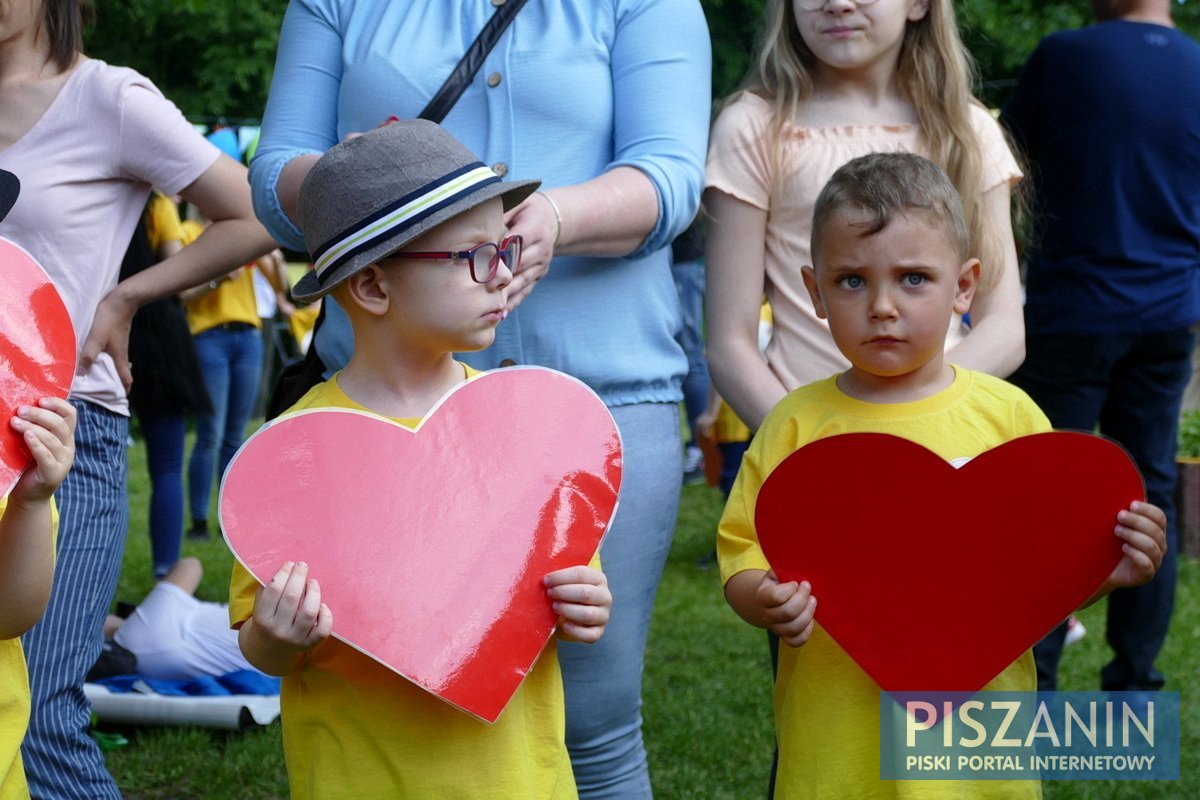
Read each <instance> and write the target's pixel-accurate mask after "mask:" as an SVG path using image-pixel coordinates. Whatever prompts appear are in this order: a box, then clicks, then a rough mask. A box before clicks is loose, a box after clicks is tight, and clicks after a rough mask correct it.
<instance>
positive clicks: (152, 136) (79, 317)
mask: <svg viewBox="0 0 1200 800" xmlns="http://www.w3.org/2000/svg"><path fill="white" fill-rule="evenodd" d="M218 154H219V151H218V150H217V148H216V147H214V146H213V145H211V144H209V142H207V141H206V140H205V139H204V137H203V136H201V135H200V134H199V133H198V132H197V131H196V129H195V128H193V127H192V125H191V123H189V122H188V121H187V120H186V119H184V117H183V115H182V114H181V113H180V112H179V109H178V108H176V107H175V105H174V104H173V103H172V102H171V101H170V100H168V99H166V98H165V97H163V96H162V94H161V93H160V92H159V91H158V89H157V88H155V86H154V84H152V83H151V82H150V81H149V80H148V79H146V78H145V77H143V76H141V75H139V74H138V73H137V72H135V71H133V70H131V69H127V68H125V67H113V66H109V65H108V64H106V63H104V62H103V61H98V60H95V59H90V58H84V59H82V60H81V61H80V62H79V64H78V65H77V66H76V67H75V68H74V71H73V72H72V73H71V75H70V76H69V77H68V78H67V80H66V82H65V83H64V84H63V87H62V89H61V90H60V91H59V93H58V96H57V97H56V98H55V99H54V101H53V102H52V103H51V104H50V107H49V108H48V109H46V113H45V114H43V115H42V118H41V119H39V120H38V121H37V123H36V124H35V125H34V126H33V128H31V129H30V130H29V132H28V133H26V134H25V135H24V136H22V137H21V138H20V139H18V140H17V141H16V142H14V143H13V144H12V145H11V146H9V147H8V148H7V149H5V150H3V151H0V167H2V168H4V169H6V170H8V171H9V172H12V173H13V174H14V175H16V176H17V177H18V178H19V179H20V181H21V194H20V196H19V197H18V198H17V202H16V205H15V206H13V209H12V211H10V212H9V214H8V216H7V217H5V219H4V220H3V221H2V222H0V236H4V237H6V238H8V239H11V240H12V241H14V242H16V243H17V244H19V245H21V246H22V247H24V248H25V249H26V250H27V251H29V253H30V254H31V255H32V256H33V257H34V258H35V259H36V260H37V261H38V262H39V263H40V264H41V265H42V266H43V267H44V268H45V269H46V271H47V272H48V273H49V275H50V278H51V280H53V281H54V284H55V286H56V287H57V288H58V291H59V293H60V294H61V295H62V297H63V301H64V302H65V303H66V306H67V310H68V311H69V312H70V314H71V321H72V322H73V323H74V326H75V336H76V339H77V341H78V343H79V345H80V346H82V344H83V340H84V338H85V337H86V335H87V332H88V331H89V330H90V329H91V326H92V319H93V317H94V316H95V313H96V307H97V306H98V305H99V303H100V300H101V299H102V298H103V297H104V295H106V294H107V293H108V292H109V291H111V290H112V288H113V287H114V286H116V285H117V273H118V272H119V271H120V268H121V259H122V258H123V257H124V255H125V250H126V248H127V247H128V246H129V239H130V236H131V235H132V234H133V229H134V227H135V226H136V225H137V220H138V216H139V215H140V214H141V213H142V209H143V208H144V206H145V203H146V198H147V196H148V193H149V191H150V187H151V185H153V186H157V187H158V188H159V189H161V190H162V191H163V192H165V193H167V194H176V193H178V192H179V191H181V190H182V189H184V188H186V187H187V186H189V185H190V184H191V183H192V182H193V181H195V180H196V179H197V178H199V177H200V175H201V174H203V173H204V171H205V170H207V169H208V168H209V167H210V166H211V165H212V164H213V162H214V161H215V160H216V158H217V155H218ZM71 396H72V397H77V398H81V399H85V400H89V401H92V402H94V403H98V404H99V405H102V406H104V407H105V408H108V409H109V410H111V411H115V412H117V413H121V414H128V413H129V412H128V402H127V400H126V398H125V390H124V389H123V388H122V386H121V383H120V381H119V380H118V379H117V375H116V371H115V370H114V368H113V365H112V362H111V361H110V360H109V358H108V356H102V357H101V358H100V359H98V360H97V361H96V364H95V366H94V367H93V368H92V369H91V370H90V371H89V372H88V373H87V374H86V375H77V376H76V378H75V382H74V384H73V385H72V387H71Z"/></svg>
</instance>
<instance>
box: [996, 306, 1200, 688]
mask: <svg viewBox="0 0 1200 800" xmlns="http://www.w3.org/2000/svg"><path fill="white" fill-rule="evenodd" d="M1192 345H1193V335H1192V333H1191V331H1190V330H1188V329H1186V328H1185V329H1182V330H1176V331H1169V332H1166V333H1157V334H1150V335H1142V336H1131V335H1087V336H1084V335H1078V336H1076V335H1031V336H1030V337H1029V338H1028V341H1027V343H1026V347H1027V351H1028V352H1027V355H1026V358H1025V363H1024V364H1023V365H1022V366H1021V368H1020V369H1019V370H1018V371H1017V373H1016V374H1015V375H1013V376H1012V378H1011V380H1012V382H1013V383H1015V384H1016V385H1018V386H1020V387H1021V388H1022V389H1024V390H1025V391H1026V392H1028V393H1029V395H1030V397H1032V398H1033V400H1034V402H1036V403H1037V404H1038V405H1039V406H1041V408H1042V410H1043V411H1044V412H1045V413H1046V416H1048V417H1049V418H1050V422H1051V424H1052V425H1053V426H1054V427H1055V428H1065V429H1074V430H1082V431H1092V430H1093V429H1094V428H1096V426H1097V425H1098V426H1099V429H1100V432H1101V433H1102V434H1104V435H1105V436H1108V437H1109V438H1111V439H1114V440H1116V441H1117V442H1119V443H1120V444H1121V445H1122V446H1123V447H1124V448H1125V449H1126V450H1127V451H1128V452H1129V454H1130V455H1131V456H1132V457H1133V460H1134V462H1136V463H1137V466H1138V469H1140V470H1141V472H1142V477H1143V478H1144V479H1145V482H1146V495H1147V498H1148V499H1149V501H1150V502H1151V503H1153V504H1155V505H1157V506H1159V507H1160V508H1161V509H1162V510H1163V511H1165V512H1166V515H1167V554H1166V557H1165V558H1164V559H1163V563H1162V566H1161V567H1160V569H1159V571H1158V574H1157V575H1156V576H1155V578H1154V580H1152V581H1151V582H1150V583H1148V584H1146V585H1145V586H1139V587H1137V588H1133V589H1118V590H1116V591H1114V592H1113V593H1112V594H1111V595H1109V598H1108V620H1107V627H1106V631H1105V636H1106V639H1107V641H1108V644H1109V646H1110V647H1111V648H1112V649H1113V656H1114V657H1113V660H1112V661H1110V662H1109V663H1108V664H1107V665H1106V666H1105V667H1104V669H1103V670H1102V671H1101V674H1100V683H1101V688H1102V689H1106V690H1114V691H1120V690H1132V689H1138V688H1146V689H1154V688H1159V687H1161V686H1162V685H1163V676H1162V675H1161V674H1160V673H1158V672H1157V671H1156V670H1155V669H1154V660H1155V658H1156V657H1157V656H1158V652H1159V650H1160V649H1161V648H1162V645H1163V641H1164V640H1165V638H1166V635H1167V626H1168V624H1169V623H1170V620H1171V610H1172V607H1173V605H1174V599H1175V563H1176V560H1175V551H1176V549H1177V548H1176V545H1177V542H1178V535H1177V530H1176V525H1175V483H1176V481H1177V479H1178V474H1177V468H1176V465H1175V452H1176V441H1175V440H1176V433H1177V429H1178V425H1179V405H1180V401H1181V398H1182V396H1183V390H1184V387H1185V386H1186V385H1187V381H1188V377H1189V375H1190V372H1191V363H1190V358H1191V351H1192ZM1065 632H1066V629H1065V625H1062V626H1059V628H1058V629H1057V630H1055V631H1054V632H1053V633H1051V634H1050V635H1049V636H1047V637H1046V638H1045V639H1043V640H1042V641H1041V642H1039V643H1038V645H1037V646H1035V647H1034V649H1033V652H1034V657H1035V659H1036V661H1037V669H1038V688H1039V689H1041V690H1044V691H1049V690H1053V689H1054V688H1055V686H1056V681H1057V673H1058V662H1059V658H1060V657H1061V655H1062V646H1063V637H1064V635H1065Z"/></svg>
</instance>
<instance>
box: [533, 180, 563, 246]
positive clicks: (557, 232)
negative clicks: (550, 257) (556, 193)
mask: <svg viewBox="0 0 1200 800" xmlns="http://www.w3.org/2000/svg"><path fill="white" fill-rule="evenodd" d="M534 194H538V195H541V197H542V199H544V200H545V201H546V202H547V203H549V204H550V210H551V211H553V212H554V226H555V227H554V244H553V245H552V246H553V247H558V241H559V239H561V238H562V211H560V210H559V208H558V203H556V202H554V198H553V197H551V196H550V195H548V194H546V193H545V192H534Z"/></svg>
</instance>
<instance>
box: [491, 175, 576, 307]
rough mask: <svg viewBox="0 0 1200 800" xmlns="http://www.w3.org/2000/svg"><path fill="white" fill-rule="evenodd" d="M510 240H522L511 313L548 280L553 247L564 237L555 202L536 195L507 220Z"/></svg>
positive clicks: (510, 293) (510, 298) (510, 288)
mask: <svg viewBox="0 0 1200 800" xmlns="http://www.w3.org/2000/svg"><path fill="white" fill-rule="evenodd" d="M504 224H505V225H507V226H508V233H509V235H510V236H513V235H519V236H520V237H521V240H522V241H521V263H520V265H519V267H518V269H517V270H516V272H515V273H514V274H513V280H512V283H510V284H509V285H508V305H507V306H506V307H505V310H506V311H508V312H509V313H512V310H513V309H514V308H516V307H517V306H519V305H520V304H521V301H522V300H524V299H525V298H526V297H527V296H528V295H529V293H530V292H532V291H533V287H534V286H535V285H536V284H537V282H538V281H540V280H541V279H542V278H543V277H545V275H546V272H547V271H548V270H549V269H550V259H551V258H553V257H554V246H555V245H556V244H557V243H558V238H559V235H560V234H561V233H562V224H561V222H560V221H559V218H558V210H557V208H556V207H555V205H554V202H553V201H552V200H551V199H550V198H549V196H548V195H546V194H545V193H543V192H534V193H533V194H531V195H530V196H529V197H526V198H525V201H524V202H522V203H521V204H520V205H519V206H517V207H516V208H514V209H513V210H512V211H509V212H508V214H506V215H505V217H504Z"/></svg>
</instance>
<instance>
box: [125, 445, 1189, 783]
mask: <svg viewBox="0 0 1200 800" xmlns="http://www.w3.org/2000/svg"><path fill="white" fill-rule="evenodd" d="M129 452H130V476H131V477H130V487H131V488H130V493H131V505H132V512H131V514H132V516H131V522H130V531H129V537H128V542H127V545H126V551H125V561H124V570H123V573H122V576H121V582H120V588H119V591H118V597H119V598H121V599H125V600H135V599H137V598H140V597H141V596H142V595H143V594H144V593H145V592H146V591H147V590H148V589H149V588H150V586H151V584H152V582H153V579H152V577H151V571H150V570H151V568H150V557H149V546H148V539H147V533H146V512H145V509H146V502H147V492H148V481H147V478H146V471H145V459H144V452H143V449H142V446H141V444H140V442H139V443H138V445H137V446H135V447H133V448H131V449H130V451H129ZM720 512H721V498H720V495H719V493H718V492H717V491H716V490H714V489H710V488H708V487H706V486H690V487H687V488H686V489H685V490H684V497H683V505H682V509H681V512H680V519H679V526H678V529H677V530H676V535H675V542H674V546H673V548H672V551H671V555H670V559H669V561H668V563H667V568H666V572H665V574H664V576H663V580H662V584H661V586H660V589H659V595H658V603H657V605H656V608H655V614H654V620H653V624H652V627H651V631H650V644H649V647H648V649H647V653H646V676H645V708H644V717H645V734H646V744H647V748H648V751H649V758H650V768H651V773H652V776H653V780H654V786H655V792H656V794H657V796H658V797H660V798H664V799H665V800H674V799H675V798H679V799H680V800H686V799H687V798H699V799H702V800H709V799H710V798H711V799H712V800H720V799H721V798H730V799H731V800H742V798H752V799H753V800H757V799H758V798H762V797H764V796H765V791H766V789H765V787H766V779H767V772H768V770H769V767H770V759H771V723H770V716H771V710H770V709H771V696H770V695H771V687H770V663H769V661H768V658H767V651H766V643H765V639H764V636H763V634H762V632H761V631H758V630H755V629H752V628H751V627H749V626H748V625H746V624H745V623H743V622H741V621H740V620H739V619H737V618H736V617H735V616H734V614H733V612H732V611H730V610H729V608H728V606H726V605H725V602H724V600H723V598H722V596H721V591H720V586H719V581H718V578H717V574H716V570H715V569H712V568H709V569H699V568H697V566H696V564H695V562H696V560H697V559H699V558H702V557H703V556H705V555H706V554H707V553H708V552H709V551H710V550H711V549H712V542H713V531H714V529H715V526H716V521H717V518H718V517H719V515H720ZM210 519H215V514H214V515H213V516H211V517H210ZM184 552H185V554H186V555H195V556H198V557H199V558H201V559H202V560H203V561H204V563H205V565H206V567H207V570H206V574H205V578H204V582H203V583H202V584H201V587H200V590H199V592H198V594H199V596H200V597H202V598H204V599H209V600H224V599H225V596H226V592H227V588H228V584H227V581H228V575H229V568H230V564H231V557H230V555H229V553H228V552H227V551H226V549H225V547H224V545H223V544H222V543H221V542H220V541H219V540H218V539H214V540H213V541H211V542H200V543H197V542H192V541H187V542H185V544H184ZM1080 616H1081V618H1082V620H1083V621H1084V624H1085V625H1087V627H1088V631H1089V633H1088V635H1087V637H1086V638H1084V640H1083V641H1082V642H1081V643H1080V644H1077V645H1072V646H1071V647H1069V648H1067V650H1066V652H1065V654H1064V656H1063V663H1062V672H1061V684H1062V687H1061V688H1063V689H1069V690H1090V689H1095V688H1097V677H1096V676H1097V674H1098V672H1099V669H1100V666H1101V665H1102V664H1103V663H1104V662H1105V661H1106V660H1107V648H1106V646H1105V644H1104V642H1103V636H1102V632H1103V603H1100V604H1098V605H1097V606H1095V607H1093V608H1091V609H1087V610H1086V611H1084V612H1083V613H1082V614H1081V615H1080ZM1197 641H1200V564H1198V563H1197V562H1196V561H1195V560H1192V559H1186V558H1185V559H1182V560H1181V563H1180V573H1179V590H1178V597H1177V601H1176V613H1175V618H1174V621H1173V623H1172V629H1171V635H1170V638H1169V639H1168V642H1167V646H1166V648H1165V650H1164V652H1163V654H1162V656H1161V657H1160V660H1159V666H1160V668H1161V669H1162V670H1163V672H1165V673H1166V674H1167V675H1168V676H1169V677H1170V678H1171V686H1170V687H1169V688H1173V689H1176V690H1179V691H1180V692H1181V696H1182V706H1183V731H1182V737H1183V738H1182V750H1183V769H1182V773H1183V780H1182V781H1180V782H1159V783H1153V782H1142V781H1136V782H1074V781H1072V782H1067V781H1058V782H1048V783H1047V784H1046V797H1047V798H1048V800H1074V799H1075V798H1079V799H1083V800H1126V799H1128V800H1135V799H1136V800H1142V798H1162V800H1175V799H1176V798H1190V797H1200V777H1198V776H1197V770H1196V766H1197V760H1196V759H1197V756H1196V754H1197V752H1198V745H1200V706H1198V705H1197V704H1196V703H1195V702H1194V699H1195V698H1196V697H1197V692H1198V691H1200V666H1198V664H1200V662H1198V661H1197V659H1196V657H1195V655H1194V652H1195V648H1196V643H1197ZM120 732H122V733H124V734H125V735H126V736H127V737H128V738H129V740H130V741H129V744H128V745H127V746H125V747H121V748H118V749H116V750H114V751H112V752H110V753H109V755H108V765H109V768H110V769H111V770H112V773H113V775H114V776H115V777H116V779H117V782H118V784H119V785H120V786H121V788H122V790H123V791H124V793H125V796H126V797H127V798H129V799H130V800H140V799H142V798H173V799H174V798H178V799H179V800H188V799H190V798H197V799H200V798H212V800H228V798H233V797H237V798H245V800H253V799H254V798H276V797H286V796H287V782H286V778H285V774H284V767H283V755H282V750H281V744H280V734H279V725H278V723H276V724H275V725H272V726H269V727H267V728H263V729H258V730H252V731H247V732H239V733H221V732H214V731H209V730H198V729H179V728H160V729H156V728H144V729H138V730H130V729H121V730H120Z"/></svg>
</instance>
